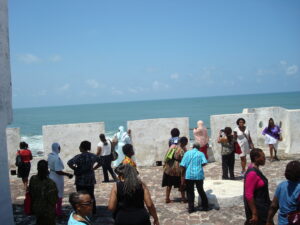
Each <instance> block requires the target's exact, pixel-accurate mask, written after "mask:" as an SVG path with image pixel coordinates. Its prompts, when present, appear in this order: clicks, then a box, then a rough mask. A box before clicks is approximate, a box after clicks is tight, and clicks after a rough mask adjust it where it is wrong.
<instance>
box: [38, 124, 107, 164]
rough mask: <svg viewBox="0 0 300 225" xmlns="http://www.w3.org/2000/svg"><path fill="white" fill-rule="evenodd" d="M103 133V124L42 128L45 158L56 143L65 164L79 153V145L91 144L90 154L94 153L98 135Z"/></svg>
mask: <svg viewBox="0 0 300 225" xmlns="http://www.w3.org/2000/svg"><path fill="white" fill-rule="evenodd" d="M104 132H105V126H104V122H95V123H76V124H59V125H47V126H43V145H44V151H45V156H46V157H47V155H48V154H49V153H50V152H51V151H52V150H51V145H52V143H54V142H58V143H59V144H60V146H61V153H60V158H61V159H62V160H63V162H64V164H65V167H67V165H66V163H67V161H68V160H69V159H71V158H72V157H73V156H75V155H77V154H79V153H80V151H79V145H80V143H81V142H82V141H84V140H87V141H90V142H91V143H92V149H91V152H93V153H96V149H97V144H98V143H99V141H100V140H99V134H100V133H104Z"/></svg>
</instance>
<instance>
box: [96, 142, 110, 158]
mask: <svg viewBox="0 0 300 225" xmlns="http://www.w3.org/2000/svg"><path fill="white" fill-rule="evenodd" d="M106 140H107V145H104V143H103V142H102V141H100V142H99V143H98V145H97V146H98V147H101V149H102V151H101V154H100V156H106V155H110V153H111V144H110V141H109V140H108V139H106Z"/></svg>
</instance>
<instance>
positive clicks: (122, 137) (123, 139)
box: [113, 126, 131, 167]
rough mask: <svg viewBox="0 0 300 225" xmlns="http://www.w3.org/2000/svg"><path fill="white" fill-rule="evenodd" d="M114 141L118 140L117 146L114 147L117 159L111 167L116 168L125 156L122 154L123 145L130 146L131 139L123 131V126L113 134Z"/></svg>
mask: <svg viewBox="0 0 300 225" xmlns="http://www.w3.org/2000/svg"><path fill="white" fill-rule="evenodd" d="M114 139H117V140H118V144H117V146H116V152H117V153H118V158H117V159H116V160H115V161H114V162H113V166H115V167H116V166H118V165H120V163H122V161H123V159H124V158H125V155H124V153H123V150H122V148H123V146H124V145H125V144H131V138H130V136H129V135H128V133H127V132H126V131H125V129H124V127H123V126H120V127H119V132H118V133H116V134H115V136H114Z"/></svg>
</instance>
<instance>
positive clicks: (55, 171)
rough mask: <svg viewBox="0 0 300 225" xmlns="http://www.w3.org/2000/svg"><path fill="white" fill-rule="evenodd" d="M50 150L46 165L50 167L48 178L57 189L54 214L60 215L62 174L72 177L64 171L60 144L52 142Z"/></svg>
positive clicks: (62, 189)
mask: <svg viewBox="0 0 300 225" xmlns="http://www.w3.org/2000/svg"><path fill="white" fill-rule="evenodd" d="M51 147H52V152H51V153H50V154H49V155H48V166H49V169H50V174H49V178H50V179H51V180H53V181H54V182H55V184H56V187H57V190H58V201H57V203H56V215H57V216H61V215H62V210H61V206H62V200H63V196H64V176H67V177H69V179H71V178H72V177H73V175H72V174H70V173H66V172H64V171H63V170H64V168H65V167H64V164H63V162H62V160H61V159H60V157H59V155H58V154H59V153H60V145H59V144H58V143H53V144H52V146H51Z"/></svg>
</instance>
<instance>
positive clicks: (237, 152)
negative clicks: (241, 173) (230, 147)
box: [234, 142, 242, 154]
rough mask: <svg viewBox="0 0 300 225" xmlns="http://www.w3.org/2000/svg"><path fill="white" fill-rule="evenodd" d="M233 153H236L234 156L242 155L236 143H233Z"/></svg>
mask: <svg viewBox="0 0 300 225" xmlns="http://www.w3.org/2000/svg"><path fill="white" fill-rule="evenodd" d="M234 153H236V154H241V153H242V150H241V147H240V145H239V143H237V142H235V143H234Z"/></svg>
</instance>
